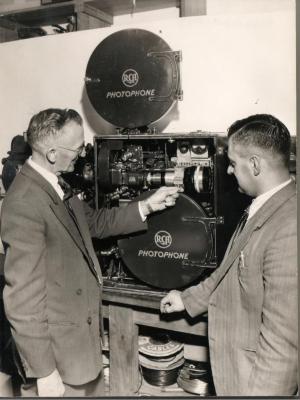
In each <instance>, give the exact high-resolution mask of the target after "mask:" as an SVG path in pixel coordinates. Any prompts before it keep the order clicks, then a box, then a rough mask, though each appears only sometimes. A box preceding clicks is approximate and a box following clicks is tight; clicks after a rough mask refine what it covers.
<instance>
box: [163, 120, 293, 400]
mask: <svg viewBox="0 0 300 400" xmlns="http://www.w3.org/2000/svg"><path fill="white" fill-rule="evenodd" d="M228 136H229V148H228V157H229V161H230V165H229V167H228V171H227V172H228V174H234V175H235V177H236V179H237V182H238V185H239V190H240V191H241V192H244V193H246V194H248V195H250V196H252V197H254V200H253V202H252V204H251V205H250V208H249V211H248V213H247V214H245V215H244V217H243V219H242V220H243V221H241V223H240V224H239V225H238V227H237V229H236V232H235V233H234V234H233V237H232V239H231V241H230V243H229V245H228V248H227V251H226V253H225V256H224V259H223V261H222V263H221V265H220V267H219V268H218V269H217V270H216V271H215V272H214V273H213V274H212V275H211V276H210V277H209V278H207V279H206V280H204V281H203V282H201V283H200V284H199V285H197V286H194V287H191V288H188V289H186V290H184V291H183V292H182V293H181V292H179V291H171V292H170V293H169V294H168V295H167V296H165V297H164V298H163V299H162V302H161V311H162V312H167V313H170V312H174V311H182V310H184V309H186V310H187V312H188V313H189V314H190V315H191V316H196V315H198V314H201V313H203V312H206V311H208V339H209V347H210V361H211V368H212V374H213V380H214V385H215V388H216V392H217V395H221V396H283V395H293V394H295V392H296V391H297V360H298V300H297V283H298V279H297V270H298V266H297V240H296V233H297V230H296V225H297V215H296V189H295V184H294V182H293V181H292V180H291V178H290V176H289V168H288V164H289V155H290V134H289V132H288V130H287V128H286V127H285V126H284V124H282V123H281V122H280V121H279V120H278V119H276V118H274V117H273V116H271V115H265V114H262V115H253V116H250V117H248V118H245V119H243V120H240V121H237V122H236V123H234V124H233V125H232V126H231V127H230V128H229V131H228ZM245 223H246V224H245ZM243 224H245V226H244V227H243V226H242V225H243Z"/></svg>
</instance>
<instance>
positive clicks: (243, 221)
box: [231, 207, 250, 247]
mask: <svg viewBox="0 0 300 400" xmlns="http://www.w3.org/2000/svg"><path fill="white" fill-rule="evenodd" d="M249 209H250V207H247V208H246V210H245V211H244V212H243V214H242V216H241V218H240V220H239V222H238V224H237V227H236V229H235V231H234V233H233V236H232V242H231V247H232V246H233V244H234V242H235V241H236V239H237V238H238V237H239V235H240V234H241V232H242V230H243V229H244V226H245V225H246V222H247V219H248V217H249Z"/></svg>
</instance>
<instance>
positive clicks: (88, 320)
mask: <svg viewBox="0 0 300 400" xmlns="http://www.w3.org/2000/svg"><path fill="white" fill-rule="evenodd" d="M86 322H87V323H88V324H89V325H91V323H92V317H88V319H87V320H86Z"/></svg>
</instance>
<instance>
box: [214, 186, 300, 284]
mask: <svg viewBox="0 0 300 400" xmlns="http://www.w3.org/2000/svg"><path fill="white" fill-rule="evenodd" d="M295 190H296V188H295V184H294V183H293V182H291V183H289V184H288V185H287V186H285V187H284V188H283V189H281V190H279V192H277V193H275V194H274V195H273V196H272V197H271V198H270V199H269V200H268V201H266V203H265V204H264V205H263V206H262V207H261V208H260V209H259V210H258V211H257V213H256V214H254V216H253V217H252V218H250V219H249V221H248V222H247V224H246V225H245V227H244V229H243V231H242V232H241V233H240V235H239V236H238V237H237V238H236V240H235V241H234V243H233V244H232V246H231V248H230V247H229V246H230V245H231V242H232V239H231V240H230V243H229V245H228V249H230V250H227V251H226V254H225V256H224V259H223V261H222V264H221V265H220V267H219V268H221V270H222V273H221V275H220V277H219V282H218V283H217V285H218V284H219V283H220V282H221V281H222V279H223V278H224V276H225V275H226V273H227V271H228V270H229V269H230V267H231V266H232V264H233V263H234V261H235V260H236V258H237V257H239V255H240V253H241V251H242V250H243V249H244V247H245V246H246V244H247V243H248V241H249V240H250V238H251V235H252V233H253V232H254V231H255V230H257V229H260V228H261V226H262V225H263V224H264V223H265V222H266V221H267V220H268V219H269V218H270V217H271V216H272V215H273V214H274V212H276V210H277V209H278V208H279V207H280V206H281V205H282V204H283V203H285V202H286V201H287V200H288V199H289V198H290V197H292V196H293V195H294V194H295ZM217 285H216V287H217Z"/></svg>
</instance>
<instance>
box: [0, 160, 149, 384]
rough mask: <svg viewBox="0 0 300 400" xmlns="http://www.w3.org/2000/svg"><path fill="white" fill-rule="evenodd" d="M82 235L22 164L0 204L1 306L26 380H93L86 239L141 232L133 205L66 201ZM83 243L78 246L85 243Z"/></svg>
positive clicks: (95, 328) (92, 262) (94, 302)
mask: <svg viewBox="0 0 300 400" xmlns="http://www.w3.org/2000/svg"><path fill="white" fill-rule="evenodd" d="M71 203H72V208H73V210H74V213H75V214H76V217H77V220H78V224H79V229H80V232H81V236H82V237H80V234H79V232H78V229H77V228H76V226H75V224H74V221H73V220H72V218H71V217H70V215H69V213H68V211H67V209H66V207H65V205H64V204H63V202H62V201H61V199H60V198H59V196H58V194H57V193H56V191H55V190H54V189H53V187H52V186H51V185H50V184H49V183H48V182H47V180H45V179H44V178H43V177H42V176H41V175H40V174H39V173H38V172H36V171H35V170H34V169H33V168H31V167H30V166H29V165H27V164H25V165H24V166H23V168H22V170H21V172H20V173H19V174H18V175H17V176H16V178H15V180H14V182H13V183H12V185H11V187H10V189H9V191H8V193H7V196H6V197H5V200H4V202H3V206H2V215H1V237H2V240H3V242H4V246H5V248H6V260H5V267H4V269H5V279H6V286H5V288H4V304H5V311H6V314H7V317H8V320H9V322H10V324H11V329H12V334H13V337H14V340H15V343H16V346H17V348H18V351H19V354H20V358H21V361H22V364H23V367H24V370H25V374H26V376H27V377H29V378H30V377H35V378H38V377H44V376H47V375H49V374H50V373H51V372H52V371H53V370H54V369H55V368H57V370H58V371H59V373H60V374H61V376H62V379H63V381H64V382H65V383H68V384H72V385H80V384H84V383H86V382H89V381H91V380H93V379H95V378H96V377H97V376H98V374H99V372H100V370H101V368H102V356H101V339H100V329H99V328H100V326H101V317H99V309H100V304H101V293H102V291H101V284H100V287H99V284H98V283H97V280H96V277H95V275H96V274H95V270H96V272H97V274H98V275H99V276H100V280H101V270H100V266H99V263H98V260H97V257H96V254H95V252H94V249H93V246H92V241H91V236H96V237H99V238H104V237H107V236H111V235H119V234H127V233H130V232H133V231H138V230H144V229H146V228H147V224H146V223H143V222H142V219H141V217H140V214H139V211H138V204H137V203H135V204H129V205H128V206H127V207H122V208H120V209H118V208H113V209H111V210H108V209H101V210H99V211H95V210H93V209H91V208H90V207H88V205H87V204H85V203H84V202H81V201H80V200H79V199H78V198H77V197H73V198H72V199H71ZM83 241H84V244H83Z"/></svg>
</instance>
